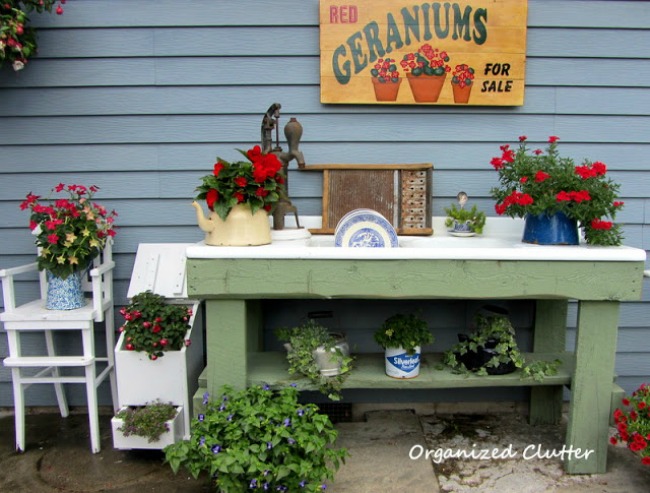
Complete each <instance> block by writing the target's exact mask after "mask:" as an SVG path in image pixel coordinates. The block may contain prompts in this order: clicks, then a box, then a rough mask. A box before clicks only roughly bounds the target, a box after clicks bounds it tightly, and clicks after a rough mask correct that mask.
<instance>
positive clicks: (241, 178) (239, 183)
mask: <svg viewBox="0 0 650 493" xmlns="http://www.w3.org/2000/svg"><path fill="white" fill-rule="evenodd" d="M234 181H235V185H237V186H238V187H242V188H244V187H245V186H246V185H247V184H248V180H246V178H245V177H244V176H238V177H236V178H235V180H234Z"/></svg>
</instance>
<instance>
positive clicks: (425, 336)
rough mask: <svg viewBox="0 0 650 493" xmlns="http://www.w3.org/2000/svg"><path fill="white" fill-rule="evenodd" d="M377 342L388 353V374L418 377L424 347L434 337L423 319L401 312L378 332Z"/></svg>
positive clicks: (386, 361) (386, 355)
mask: <svg viewBox="0 0 650 493" xmlns="http://www.w3.org/2000/svg"><path fill="white" fill-rule="evenodd" d="M375 341H377V343H378V344H379V345H380V346H381V347H383V348H384V350H385V358H384V359H385V363H386V375H388V376H389V377H393V378H415V377H417V376H418V375H419V374H420V357H421V353H422V346H424V345H425V344H431V343H432V342H433V335H432V334H431V331H430V330H429V328H428V326H427V323H426V322H425V321H424V320H422V319H421V318H420V317H418V316H416V315H414V314H408V315H404V314H401V313H398V314H397V315H393V316H392V317H389V318H388V319H386V321H385V322H384V323H383V324H382V326H381V327H380V328H379V329H378V330H377V331H376V332H375Z"/></svg>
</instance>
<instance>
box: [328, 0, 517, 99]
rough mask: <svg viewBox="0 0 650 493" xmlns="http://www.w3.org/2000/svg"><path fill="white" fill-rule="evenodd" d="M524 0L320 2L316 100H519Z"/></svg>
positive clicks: (357, 0)
mask: <svg viewBox="0 0 650 493" xmlns="http://www.w3.org/2000/svg"><path fill="white" fill-rule="evenodd" d="M526 15H527V1H526V0H467V1H460V2H416V1H414V0H410V1H409V0H349V1H348V2H345V0H343V1H341V0H339V1H336V0H321V2H320V62H321V64H320V68H321V102H322V103H341V104H359V103H362V104H444V105H489V106H520V105H523V104H524V82H525V81H524V73H525V66H526Z"/></svg>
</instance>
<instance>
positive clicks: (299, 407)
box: [165, 386, 347, 493]
mask: <svg viewBox="0 0 650 493" xmlns="http://www.w3.org/2000/svg"><path fill="white" fill-rule="evenodd" d="M203 403H204V405H205V406H206V408H205V411H204V412H203V413H201V414H199V415H198V418H195V419H193V420H192V427H191V429H192V434H191V437H190V439H189V440H186V441H182V442H177V443H175V444H173V445H170V446H168V447H166V448H165V458H166V461H167V462H168V463H169V464H170V466H171V468H172V469H173V471H174V472H175V473H176V472H178V470H179V469H180V468H181V467H184V468H185V469H186V470H187V471H189V473H190V474H192V476H194V477H195V478H197V477H198V476H199V475H200V474H201V473H202V472H207V473H208V474H209V475H210V476H211V477H212V478H213V481H214V486H215V487H216V490H217V491H220V492H222V493H239V492H245V491H249V490H262V491H285V492H303V491H304V492H317V491H322V490H324V489H325V488H326V485H325V484H324V481H326V480H331V479H333V478H334V474H335V472H336V471H337V470H338V468H339V466H340V464H341V463H342V462H344V461H345V457H346V456H347V451H346V450H345V449H336V448H334V442H335V441H336V438H337V436H338V433H337V431H336V430H335V429H334V426H333V424H332V422H331V421H330V419H329V417H327V416H326V415H323V414H320V413H319V412H318V408H317V407H316V405H315V404H300V403H299V402H298V390H297V389H296V388H295V387H285V388H283V389H282V390H279V391H277V392H275V391H272V390H271V389H270V388H269V387H268V386H253V387H249V388H247V389H244V390H241V391H234V390H233V389H232V388H231V387H229V386H225V387H223V388H222V389H221V395H219V396H217V397H216V398H215V399H213V400H210V399H209V396H208V395H207V393H206V395H204V400H203Z"/></svg>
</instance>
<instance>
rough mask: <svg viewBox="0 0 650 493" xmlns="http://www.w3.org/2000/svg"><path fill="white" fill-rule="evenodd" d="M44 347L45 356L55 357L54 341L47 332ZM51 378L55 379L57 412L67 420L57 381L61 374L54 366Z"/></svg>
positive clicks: (62, 396)
mask: <svg viewBox="0 0 650 493" xmlns="http://www.w3.org/2000/svg"><path fill="white" fill-rule="evenodd" d="M45 346H46V347H47V355H48V356H51V357H56V351H55V350H54V339H53V338H52V332H51V331H49V330H46V331H45ZM51 373H52V377H54V378H55V381H54V392H55V393H56V401H57V402H58V404H59V411H60V412H61V416H62V417H64V418H67V417H68V416H69V414H70V410H69V409H68V401H67V400H66V398H65V391H64V390H63V384H62V383H61V382H59V381H57V380H58V379H59V377H60V376H61V372H60V370H59V368H58V367H56V366H54V367H52V369H51Z"/></svg>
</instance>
